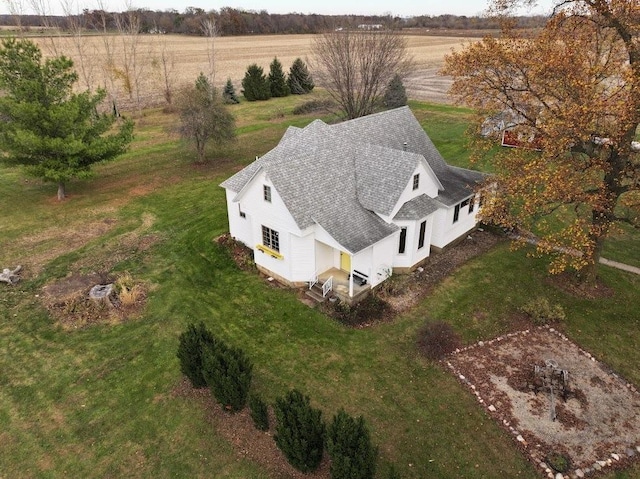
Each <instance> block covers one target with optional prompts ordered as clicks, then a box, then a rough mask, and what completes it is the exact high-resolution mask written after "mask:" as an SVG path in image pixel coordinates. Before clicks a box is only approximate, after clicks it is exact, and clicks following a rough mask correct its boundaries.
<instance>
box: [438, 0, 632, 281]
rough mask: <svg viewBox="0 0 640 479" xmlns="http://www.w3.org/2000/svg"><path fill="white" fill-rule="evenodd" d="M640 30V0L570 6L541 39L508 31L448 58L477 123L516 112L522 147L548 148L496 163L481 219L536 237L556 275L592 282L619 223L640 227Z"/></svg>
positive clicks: (456, 91) (502, 5)
mask: <svg viewBox="0 0 640 479" xmlns="http://www.w3.org/2000/svg"><path fill="white" fill-rule="evenodd" d="M523 3H528V4H531V3H532V2H531V1H529V0H520V1H518V0H495V1H494V5H493V7H494V8H495V9H496V10H497V11H499V12H501V13H503V14H509V12H510V11H511V10H510V9H512V8H516V7H518V6H521V4H523ZM639 34H640V4H638V2H637V0H607V1H605V0H577V1H563V2H561V3H560V4H559V6H557V7H556V9H555V10H554V13H553V15H552V17H551V18H550V20H549V22H548V23H547V24H546V26H545V28H544V29H542V30H541V31H540V32H539V33H538V34H537V35H536V36H534V37H533V38H522V37H520V36H518V35H517V34H516V33H515V31H513V30H510V29H508V28H505V30H504V31H503V36H502V37H501V38H485V39H484V40H482V41H480V42H477V43H473V44H471V45H469V46H467V47H466V49H464V50H463V51H460V52H457V53H453V54H452V55H450V56H448V58H447V59H446V64H445V68H444V73H446V74H449V75H452V76H453V78H454V83H453V86H452V89H451V93H452V94H453V95H454V96H455V97H456V98H457V99H458V100H459V101H460V102H462V103H465V104H467V105H470V106H473V107H474V108H476V109H477V111H478V125H480V124H481V123H482V122H483V121H486V119H487V118H489V117H490V116H491V115H495V114H497V113H502V114H505V113H506V116H507V117H509V118H510V121H509V122H507V123H508V125H507V126H509V127H510V130H511V134H512V136H514V137H516V138H520V139H522V145H521V146H525V147H526V146H527V145H533V144H535V146H536V147H538V148H539V149H540V151H539V152H538V151H532V150H531V149H527V148H513V149H503V150H502V151H501V152H500V153H499V154H498V155H497V156H496V157H495V169H496V171H497V174H496V175H495V176H494V177H492V178H491V179H490V181H491V182H492V188H491V193H490V195H489V197H488V198H486V197H485V201H484V208H483V211H482V214H483V217H484V218H485V220H490V221H492V222H494V223H496V224H498V225H501V226H503V227H507V228H510V229H514V230H517V231H518V232H519V233H520V234H521V235H523V236H525V237H526V236H529V237H533V239H534V242H535V243H536V244H537V251H538V252H539V253H541V254H549V255H551V264H550V269H551V271H552V272H560V271H563V270H565V269H566V268H574V269H576V270H580V271H581V272H582V274H581V277H582V278H585V279H588V280H593V279H594V278H595V264H596V263H597V261H598V259H599V257H600V254H601V251H602V247H603V242H604V240H605V238H606V237H607V235H608V234H609V233H610V231H611V229H612V226H613V225H614V223H615V222H616V221H626V222H630V223H634V224H636V225H637V224H638V221H637V220H638V210H639V207H640V145H638V143H636V142H635V141H634V140H635V139H636V138H637V136H636V135H637V131H638V125H639V123H640V38H639ZM497 133H499V131H497ZM528 139H529V140H531V139H533V140H535V142H534V143H528ZM527 239H531V238H527Z"/></svg>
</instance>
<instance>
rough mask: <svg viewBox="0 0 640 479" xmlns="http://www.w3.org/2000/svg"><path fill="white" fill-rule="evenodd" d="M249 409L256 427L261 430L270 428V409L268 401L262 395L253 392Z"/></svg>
mask: <svg viewBox="0 0 640 479" xmlns="http://www.w3.org/2000/svg"><path fill="white" fill-rule="evenodd" d="M249 410H250V413H251V419H253V424H254V426H255V427H256V429H258V430H260V431H268V430H269V410H268V407H267V403H266V402H264V400H263V399H262V397H261V396H260V395H258V394H251V395H250V396H249Z"/></svg>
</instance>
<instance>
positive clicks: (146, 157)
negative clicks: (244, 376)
mask: <svg viewBox="0 0 640 479" xmlns="http://www.w3.org/2000/svg"><path fill="white" fill-rule="evenodd" d="M306 100H307V98H296V97H289V98H287V99H284V100H282V101H280V100H271V101H269V102H265V103H257V104H248V103H243V104H241V105H238V107H237V108H236V110H235V111H236V113H237V114H238V116H239V117H241V118H240V119H239V121H238V127H239V131H240V132H241V134H240V138H239V141H238V143H237V145H236V146H235V147H230V148H225V149H224V150H223V151H218V152H214V151H212V152H211V153H212V155H214V154H215V155H216V156H219V157H220V158H221V161H219V162H217V163H212V164H211V165H207V166H197V167H194V166H193V165H192V164H191V160H192V159H193V157H194V154H193V152H192V151H191V150H190V149H189V148H188V147H187V146H186V145H183V144H182V143H181V142H179V141H177V140H176V139H175V138H174V137H173V136H172V135H171V134H168V133H167V129H168V128H169V126H170V125H171V124H172V123H173V122H174V119H172V118H171V117H170V116H167V115H165V114H163V113H162V112H160V111H152V112H148V113H147V114H146V116H145V117H144V118H142V119H138V124H139V127H138V130H137V137H136V142H135V144H134V145H133V147H132V150H131V152H130V153H128V154H127V155H125V156H124V157H123V158H121V159H119V160H117V161H116V162H112V163H110V164H106V165H103V166H100V167H99V168H98V169H97V171H96V177H95V178H94V179H93V180H91V181H77V182H73V183H72V184H70V185H69V193H70V194H71V197H70V198H69V200H68V201H65V202H63V203H60V204H58V203H57V202H55V201H53V200H52V198H53V197H54V195H55V189H54V188H53V187H52V186H50V185H42V184H40V183H39V182H36V181H34V180H29V181H28V182H25V180H24V178H23V177H22V176H21V175H20V173H19V172H17V171H15V170H7V169H0V188H2V191H3V199H4V198H6V200H7V203H6V204H10V205H15V207H14V208H3V209H2V210H1V211H0V261H2V265H5V264H7V265H13V264H15V263H17V262H24V263H28V262H29V260H30V257H25V248H24V244H25V243H28V244H29V245H30V248H31V247H33V248H35V250H36V252H37V255H35V254H34V256H37V257H38V258H42V261H41V262H42V264H41V267H40V268H39V269H37V270H35V269H29V270H27V271H26V272H25V274H26V276H27V279H26V280H25V281H24V282H22V283H20V284H19V285H18V286H16V287H13V288H8V287H4V286H3V285H1V284H0V337H2V338H3V343H2V347H1V348H0V386H1V387H0V444H2V447H0V477H7V478H9V477H11V478H14V477H15V478H19V477H29V478H31V477H38V478H39V477H42V478H52V477H134V478H135V477H140V478H143V477H144V478H146V477H149V478H150V477H153V478H156V477H227V478H266V477H268V476H267V474H266V473H265V472H264V471H263V470H261V468H260V466H259V465H257V464H254V463H251V462H250V461H248V460H246V459H242V458H240V456H239V455H238V454H236V453H235V451H234V449H233V447H232V446H231V445H230V444H229V443H227V442H226V441H225V440H224V439H222V438H221V436H220V435H218V434H217V433H216V431H215V429H214V427H213V425H212V424H211V423H210V422H209V421H208V420H207V419H206V417H205V411H204V410H203V409H202V407H201V405H200V403H199V402H198V401H197V400H192V399H188V398H185V397H181V396H179V395H176V393H175V390H176V387H177V386H178V385H179V384H180V382H181V375H180V372H179V368H178V363H177V359H176V358H175V351H176V348H177V337H178V335H179V334H180V332H182V331H183V330H184V328H185V326H186V325H187V324H188V323H189V322H193V321H201V320H202V321H204V322H205V323H206V324H207V326H208V327H209V328H210V329H211V330H212V331H213V332H214V333H215V334H217V335H219V336H220V337H222V338H223V339H224V340H226V341H228V342H229V343H230V344H233V345H237V346H241V347H242V348H243V349H245V351H246V352H247V353H248V355H249V356H250V357H251V358H252V359H253V362H254V363H255V370H254V387H255V389H256V390H257V391H259V392H260V393H262V394H263V395H264V396H265V397H266V398H267V399H268V400H269V401H272V400H273V399H274V398H275V397H276V396H278V395H281V394H283V393H284V392H286V390H288V389H289V388H291V387H297V388H298V389H300V390H302V391H303V392H304V393H306V394H308V395H309V396H310V397H311V399H312V402H313V404H314V405H315V406H318V407H320V408H321V409H322V410H323V411H324V413H325V417H330V416H331V415H332V414H333V413H334V412H336V411H337V409H338V408H340V407H344V408H345V409H346V410H347V411H348V412H350V413H352V414H363V415H364V416H365V418H366V420H367V422H368V424H369V425H370V426H371V428H372V432H373V438H374V441H375V442H376V444H378V445H379V447H380V454H381V461H380V462H381V467H380V469H381V472H384V471H385V470H386V467H387V464H389V463H391V462H393V463H395V464H396V466H397V469H398V470H399V471H400V473H401V474H402V477H408V478H425V477H428V478H459V477H464V478H491V477H509V478H515V477H522V478H535V477H538V475H537V471H535V469H534V468H533V466H532V465H530V464H529V463H528V462H527V461H526V459H525V458H524V456H523V455H522V454H521V453H520V452H519V451H518V450H517V448H516V447H515V445H514V442H513V440H512V439H511V437H510V436H509V434H507V433H505V432H504V431H503V430H502V429H501V428H499V427H498V426H497V425H496V424H495V423H494V422H493V421H492V420H491V419H490V418H489V417H488V416H487V415H486V414H485V413H484V412H483V411H482V409H481V408H480V407H478V405H477V403H476V401H475V400H474V399H473V398H472V396H471V395H470V394H469V393H468V391H467V390H465V389H464V388H463V387H462V386H461V385H460V384H459V383H458V382H457V380H456V379H455V378H454V377H453V376H452V375H450V374H449V373H448V372H447V371H445V370H444V369H442V368H441V367H439V366H438V365H434V364H432V363H430V362H428V361H426V360H424V359H422V358H420V357H419V356H418V355H417V352H416V348H415V333H416V331H417V329H418V328H419V327H420V326H421V325H422V324H423V322H424V321H425V319H427V318H433V319H440V320H444V321H448V322H450V323H451V324H452V325H453V326H454V327H455V329H456V330H457V331H459V332H460V333H461V334H462V336H463V337H464V339H465V341H467V342H473V341H476V340H478V339H487V338H491V337H493V336H495V335H497V334H500V333H502V332H504V331H506V330H508V329H509V327H510V323H509V321H510V320H509V318H510V313H512V312H513V311H514V310H515V309H517V308H518V307H519V306H520V305H522V304H523V302H524V301H526V299H527V298H529V297H531V296H533V295H536V296H546V297H548V298H550V299H551V300H552V301H553V302H558V303H560V304H562V305H563V307H564V308H565V311H566V312H567V321H566V325H565V329H566V332H567V334H568V335H569V336H571V337H572V338H573V339H574V340H575V341H577V342H578V343H579V344H580V345H581V346H583V347H584V348H586V349H588V350H589V351H591V352H592V353H594V354H595V355H596V356H597V357H599V358H602V359H603V360H604V361H606V362H607V364H609V365H610V366H611V367H613V368H614V369H615V370H616V371H618V372H619V373H621V374H623V375H624V376H626V377H627V378H628V379H629V380H631V381H633V382H634V383H635V384H636V385H640V373H639V372H638V370H637V368H636V367H635V366H636V365H637V364H639V363H640V347H639V346H640V344H639V343H640V332H639V331H640V327H639V326H640V325H639V324H638V323H639V318H638V314H637V311H639V310H640V297H638V295H637V294H634V293H635V292H637V291H638V289H639V288H640V277H637V276H633V275H631V274H628V273H623V272H619V271H616V270H613V269H610V268H605V267H601V270H600V273H601V275H602V278H603V280H604V282H605V283H606V284H607V285H608V286H609V287H610V288H612V289H613V290H614V291H615V295H614V296H613V297H611V298H605V299H600V300H592V301H588V300H577V299H575V298H573V297H571V296H568V295H566V294H565V293H562V292H561V291H558V290H556V289H555V288H554V287H553V286H552V285H551V284H550V283H549V282H547V281H546V280H545V278H546V273H545V265H544V262H543V261H542V260H540V259H530V258H527V257H526V254H525V252H524V251H519V252H511V251H510V250H509V249H508V247H506V246H500V247H498V248H496V249H495V250H493V251H491V252H490V253H488V254H486V255H484V256H483V257H480V258H477V259H475V260H473V261H472V262H470V263H469V264H467V265H466V266H465V267H463V268H462V269H460V270H459V271H458V272H457V273H456V274H454V275H453V276H452V277H450V278H448V279H447V280H446V281H444V282H443V283H442V284H441V285H440V286H439V287H438V288H437V289H436V291H434V293H433V294H432V295H431V296H430V297H428V298H427V299H425V300H424V301H423V302H422V303H421V304H420V305H419V306H418V307H417V308H415V309H414V310H413V311H411V313H410V314H407V315H405V316H403V317H400V318H398V319H397V320H396V321H394V322H393V323H391V324H381V325H377V326H375V327H371V328H367V329H362V330H356V329H349V328H346V327H344V326H342V325H339V324H337V323H335V322H334V321H332V320H330V319H328V318H326V317H325V316H323V315H321V314H320V313H318V312H317V311H315V310H312V309H309V308H308V307H306V306H304V305H303V304H302V303H300V302H299V301H298V300H297V299H296V298H295V295H294V294H293V293H292V292H290V291H288V290H285V289H279V288H274V287H272V286H271V285H269V284H267V283H266V282H264V281H262V280H261V279H260V278H259V277H258V276H257V275H254V274H251V273H246V272H243V271H240V270H238V269H237V268H236V267H235V265H234V264H233V263H232V262H231V261H230V259H229V257H228V255H227V253H226V252H225V251H224V250H222V249H220V248H219V247H218V246H217V244H216V243H214V242H212V238H214V237H216V236H218V235H219V234H221V233H223V232H225V231H226V229H227V218H226V208H225V204H224V192H223V190H222V189H221V188H219V187H218V186H217V185H218V184H219V183H220V182H221V181H222V180H223V179H225V178H226V177H228V176H229V175H230V174H231V173H232V172H233V171H235V170H237V168H238V167H239V166H240V165H242V164H246V163H248V162H249V161H251V160H252V159H253V158H254V157H255V156H256V155H261V154H263V153H265V152H266V151H268V150H269V149H270V148H271V147H273V146H274V145H275V144H276V142H277V141H278V140H279V138H280V136H281V135H282V133H283V132H284V130H285V129H286V126H287V125H289V124H295V125H298V126H301V125H304V124H306V123H308V122H309V121H311V120H312V119H313V116H312V115H309V116H305V117H296V116H292V115H291V110H292V109H293V107H294V106H295V104H297V103H300V102H302V101H306ZM412 106H413V107H414V109H416V111H417V115H418V117H419V119H420V121H421V123H423V124H424V125H425V128H427V130H428V132H429V134H430V135H431V136H432V138H433V140H434V142H435V143H436V146H438V147H441V148H442V149H443V154H445V156H446V157H447V159H449V160H455V161H458V164H465V163H464V162H465V161H466V160H465V158H466V156H464V155H466V152H465V150H464V143H463V141H464V140H463V138H462V135H461V132H464V130H465V129H466V121H467V119H468V115H469V112H468V111H465V110H458V109H455V108H451V107H441V106H432V105H424V104H413V105H412ZM447 132H449V133H447ZM456 158H457V160H456ZM88 224H90V225H93V226H92V227H91V228H87V227H86V225H88ZM104 224H107V225H108V227H104V228H103V229H100V227H99V225H104ZM142 225H146V226H144V227H145V228H146V229H145V230H144V231H145V234H147V235H152V236H153V237H155V238H156V242H155V244H154V246H153V247H152V248H151V249H149V250H146V251H142V250H136V249H135V248H134V249H132V250H129V249H126V248H123V246H122V245H123V244H125V242H124V239H125V238H126V237H127V235H130V234H132V232H135V231H140V228H142ZM86 229H89V230H91V231H89V232H84V231H83V230H86ZM69 231H70V232H71V233H72V234H69ZM91 232H93V234H90V233H91ZM83 234H85V236H86V237H83V236H82V235H83ZM78 237H82V238H84V240H83V241H79V240H78ZM615 241H617V243H614V246H611V247H610V249H608V250H607V256H609V257H611V259H616V258H620V259H626V258H629V257H630V255H631V256H632V254H633V253H628V250H633V251H637V249H638V248H637V246H638V235H637V233H636V234H635V235H634V233H633V232H629V233H628V236H625V237H623V238H621V239H616V240H615ZM30 251H31V250H30ZM104 265H110V266H111V267H110V271H112V272H118V271H124V270H127V271H129V272H130V273H131V274H132V275H133V276H134V277H135V278H136V279H138V280H142V281H144V282H145V283H146V284H147V285H148V287H149V290H150V292H149V299H148V304H147V307H146V310H145V311H144V314H143V315H142V317H141V318H139V319H137V320H134V321H130V322H127V323H124V324H118V325H96V326H92V327H88V328H85V329H80V330H77V331H67V330H64V329H62V328H61V327H59V326H58V325H56V324H54V323H53V321H52V320H51V318H50V317H49V316H48V315H47V313H46V311H45V310H44V309H43V307H42V306H41V304H40V302H39V298H38V296H39V295H41V294H42V292H41V287H42V285H43V284H45V283H47V282H50V281H53V280H55V279H56V278H62V277H64V276H66V275H68V274H70V273H75V272H89V271H92V270H94V269H96V268H99V267H101V266H104ZM638 474H640V468H638V467H636V468H635V469H632V470H629V471H627V472H626V473H623V474H619V475H613V474H611V475H609V476H607V477H610V478H613V477H617V478H631V477H638ZM380 477H385V476H384V474H381V475H380Z"/></svg>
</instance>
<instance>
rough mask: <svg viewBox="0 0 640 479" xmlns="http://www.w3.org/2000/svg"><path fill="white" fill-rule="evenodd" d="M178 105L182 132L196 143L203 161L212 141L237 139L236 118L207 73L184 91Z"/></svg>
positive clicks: (218, 142) (219, 141)
mask: <svg viewBox="0 0 640 479" xmlns="http://www.w3.org/2000/svg"><path fill="white" fill-rule="evenodd" d="M178 105H179V110H180V134H181V135H182V137H183V138H185V139H187V140H189V141H192V142H193V143H194V144H195V146H196V151H197V154H198V161H199V162H204V161H205V159H206V155H205V148H206V145H207V143H209V142H210V141H213V142H214V143H216V144H218V145H220V144H223V143H227V142H230V141H233V140H234V139H235V135H236V122H235V118H234V117H233V115H232V114H231V113H229V111H228V110H227V108H226V106H225V105H224V103H223V102H222V99H221V98H220V95H219V94H217V92H216V90H215V88H213V87H212V86H211V84H210V83H209V80H208V78H207V77H206V76H205V75H204V74H203V73H200V75H199V76H198V78H197V80H196V82H195V85H194V86H193V87H187V88H185V89H183V90H182V91H181V92H180V95H179V102H178Z"/></svg>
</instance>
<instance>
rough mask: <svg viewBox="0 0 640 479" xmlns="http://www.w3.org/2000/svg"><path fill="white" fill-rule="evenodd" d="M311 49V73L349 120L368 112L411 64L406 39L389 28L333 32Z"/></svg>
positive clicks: (322, 36) (371, 110) (323, 37)
mask: <svg viewBox="0 0 640 479" xmlns="http://www.w3.org/2000/svg"><path fill="white" fill-rule="evenodd" d="M313 50H314V60H313V66H315V71H314V76H315V77H316V78H317V79H318V80H320V81H319V83H320V84H321V85H322V86H323V87H325V88H326V89H327V91H328V92H329V94H330V95H331V96H332V97H333V99H334V100H336V102H337V103H338V104H339V105H340V106H341V107H342V109H343V110H344V112H345V113H346V115H347V118H349V119H351V118H358V117H360V116H365V115H368V114H370V113H372V112H373V110H374V108H375V106H376V104H377V102H378V101H379V99H380V97H381V96H382V94H383V93H384V90H385V88H386V86H387V85H388V84H389V82H390V81H391V79H392V78H393V77H394V76H395V75H396V74H398V75H400V76H401V77H402V76H404V75H405V74H406V73H407V71H408V69H409V68H410V66H411V59H410V58H409V57H408V53H407V42H406V40H405V39H404V37H403V36H401V35H400V34H399V33H397V32H395V31H393V30H383V31H351V30H346V31H333V32H329V33H325V34H323V35H321V36H320V37H318V38H317V39H316V40H315V42H314V46H313Z"/></svg>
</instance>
